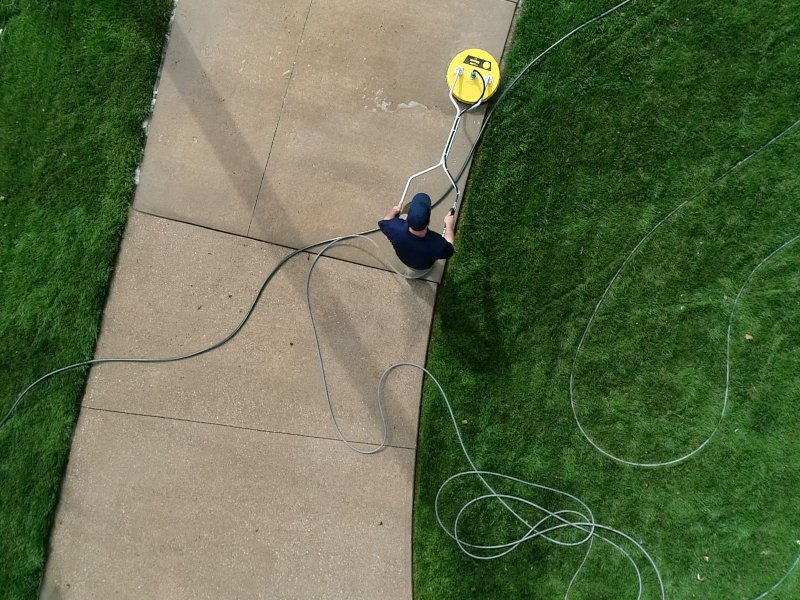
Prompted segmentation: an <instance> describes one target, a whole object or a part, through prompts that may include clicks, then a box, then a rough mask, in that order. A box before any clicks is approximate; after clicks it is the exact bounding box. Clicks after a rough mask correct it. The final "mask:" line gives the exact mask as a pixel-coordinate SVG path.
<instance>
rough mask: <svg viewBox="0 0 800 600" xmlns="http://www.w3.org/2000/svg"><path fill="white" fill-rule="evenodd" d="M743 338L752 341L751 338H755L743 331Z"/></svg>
mask: <svg viewBox="0 0 800 600" xmlns="http://www.w3.org/2000/svg"><path fill="white" fill-rule="evenodd" d="M744 339H746V340H748V341H752V340H754V339H755V338H754V337H753V336H752V335H750V334H749V333H745V334H744Z"/></svg>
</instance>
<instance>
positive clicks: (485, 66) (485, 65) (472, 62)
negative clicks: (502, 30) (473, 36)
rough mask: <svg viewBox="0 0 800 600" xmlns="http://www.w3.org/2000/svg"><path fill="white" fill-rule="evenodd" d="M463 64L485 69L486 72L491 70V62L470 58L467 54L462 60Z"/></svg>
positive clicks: (474, 57) (475, 57)
mask: <svg viewBox="0 0 800 600" xmlns="http://www.w3.org/2000/svg"><path fill="white" fill-rule="evenodd" d="M464 64H465V65H469V66H470V67H478V68H479V69H485V70H487V71H491V70H492V62H491V61H489V60H484V59H482V58H478V57H477V56H472V55H471V54H468V55H467V57H466V58H465V59H464Z"/></svg>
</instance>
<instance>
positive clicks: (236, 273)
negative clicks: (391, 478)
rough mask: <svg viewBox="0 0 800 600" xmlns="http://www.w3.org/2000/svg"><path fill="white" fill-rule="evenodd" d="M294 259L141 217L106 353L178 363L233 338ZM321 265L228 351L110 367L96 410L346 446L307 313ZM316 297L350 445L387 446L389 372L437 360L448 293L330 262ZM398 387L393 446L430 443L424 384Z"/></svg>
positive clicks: (134, 222) (279, 285)
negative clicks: (436, 332) (384, 413)
mask: <svg viewBox="0 0 800 600" xmlns="http://www.w3.org/2000/svg"><path fill="white" fill-rule="evenodd" d="M287 253H288V251H287V250H286V249H284V248H280V247H276V246H272V245H269V244H264V243H263V242H257V241H254V240H248V239H246V238H239V237H235V236H232V235H228V234H223V233H220V232H215V231H210V230H207V229H198V228H197V227H192V226H190V225H186V224H183V223H177V222H174V221H166V220H164V219H159V218H156V217H152V216H149V215H141V214H135V213H134V214H133V215H132V217H131V220H130V221H129V224H128V228H127V232H126V235H125V240H124V242H123V247H122V251H121V254H120V258H119V262H118V267H117V275H116V277H115V279H114V283H113V287H112V289H111V293H110V296H109V299H108V303H107V306H106V310H105V319H104V323H103V330H102V335H101V337H100V340H99V344H98V348H97V351H96V356H98V357H103V356H106V357H107V356H142V357H154V356H174V355H180V354H185V353H188V352H192V351H195V350H199V349H201V348H204V347H207V346H209V345H211V344H213V343H214V342H216V341H218V340H221V339H222V338H224V337H225V336H226V335H227V334H228V333H229V332H230V331H231V330H233V328H234V327H235V326H236V325H237V324H238V323H239V322H240V321H241V319H242V318H243V315H244V314H245V313H246V311H247V309H248V308H249V306H250V304H251V302H252V300H253V298H254V297H255V294H256V292H257V291H258V288H259V286H260V285H261V282H262V281H263V279H264V277H265V276H266V275H267V273H269V271H271V270H272V268H273V267H274V266H275V265H276V264H277V263H278V261H279V260H280V259H281V258H283V257H284V256H285V255H286V254H287ZM309 259H310V256H308V255H301V256H300V257H298V258H295V259H294V260H293V261H292V262H291V263H289V264H288V265H287V267H286V268H284V269H283V270H282V271H281V272H280V273H279V275H278V276H277V278H276V279H275V280H274V282H273V283H272V284H270V287H268V288H267V291H266V293H265V295H264V296H263V297H262V298H261V301H260V302H259V305H258V307H257V308H256V310H255V312H254V314H253V317H252V319H251V320H250V321H249V322H248V323H247V325H246V326H245V328H244V329H243V330H242V332H241V333H240V334H239V335H238V336H236V337H235V338H234V339H233V340H232V341H231V342H230V343H229V344H228V345H226V346H225V347H223V348H221V349H219V350H216V351H214V352H211V353H209V354H206V355H203V356H201V357H198V358H195V359H192V360H188V361H185V362H179V363H170V364H159V365H116V364H112V365H100V366H98V367H96V368H94V369H92V372H91V376H90V377H89V382H88V386H87V390H86V395H85V398H84V405H85V406H91V407H95V408H105V409H109V410H116V411H123V412H131V413H137V414H147V415H159V416H163V417H170V418H176V419H188V420H193V421H202V422H207V423H220V424H222V423H224V424H227V425H235V426H238V427H248V428H253V429H259V430H262V431H277V432H285V433H293V434H298V435H308V436H318V437H327V438H336V437H337V434H336V431H335V429H334V427H333V424H332V422H331V418H330V416H329V414H328V408H327V404H326V402H325V396H324V388H323V385H322V379H321V375H320V372H319V366H318V360H317V356H316V347H315V345H314V338H313V333H312V329H311V325H310V323H309V321H308V312H307V308H306V293H305V284H306V277H307V273H308V269H309V267H310V265H311V261H310V260H309ZM311 289H312V301H313V303H314V308H315V317H316V320H317V325H318V328H319V334H320V339H321V342H322V350H323V355H324V357H325V359H326V371H327V374H328V378H329V384H330V389H331V392H332V398H333V402H334V404H335V407H336V412H337V416H338V417H339V418H340V423H341V425H342V426H343V428H344V429H345V430H346V434H347V435H348V437H350V438H352V439H353V440H356V441H361V442H370V443H378V442H380V440H381V436H382V432H383V429H382V427H381V421H380V418H379V413H378V410H377V405H376V389H377V383H378V380H379V378H380V375H381V373H382V372H383V371H384V369H386V368H387V367H388V366H389V365H391V364H393V363H396V362H402V361H415V362H417V363H419V364H422V363H424V362H425V351H426V347H427V340H428V331H429V329H430V322H431V315H432V307H433V302H434V297H435V285H434V284H432V283H429V282H424V281H406V280H404V279H401V278H399V277H397V276H396V275H394V274H391V273H387V272H385V271H380V270H377V269H365V268H364V267H361V266H360V265H355V264H351V263H346V262H343V261H340V260H335V259H328V258H322V259H321V260H320V262H319V264H318V265H317V268H316V270H315V274H314V279H313V280H312V288H311ZM395 374H396V376H395V375H393V376H392V378H391V379H390V380H389V384H388V386H387V389H386V402H387V408H388V417H389V424H390V429H391V439H390V443H391V444H393V445H398V446H403V447H408V448H413V447H414V446H415V445H416V437H417V420H418V410H419V397H420V391H421V374H420V373H419V372H418V371H414V370H406V371H396V372H395Z"/></svg>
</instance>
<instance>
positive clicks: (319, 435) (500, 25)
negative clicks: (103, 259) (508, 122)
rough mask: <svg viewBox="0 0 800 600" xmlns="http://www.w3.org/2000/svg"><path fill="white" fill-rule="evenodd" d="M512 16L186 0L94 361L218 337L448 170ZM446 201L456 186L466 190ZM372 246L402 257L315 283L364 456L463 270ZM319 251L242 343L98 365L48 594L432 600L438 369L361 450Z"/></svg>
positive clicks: (370, 262)
mask: <svg viewBox="0 0 800 600" xmlns="http://www.w3.org/2000/svg"><path fill="white" fill-rule="evenodd" d="M515 8H516V4H515V3H514V2H510V1H509V0H444V1H440V2H425V3H423V2H417V3H414V4H413V6H412V5H409V3H407V2H399V1H397V2H388V3H374V2H370V1H367V0H345V1H338V2H337V1H335V0H283V1H278V0H225V1H223V2H220V3H212V4H208V3H200V2H197V1H188V0H181V2H180V3H179V5H178V10H177V13H176V19H175V22H174V24H173V28H172V34H171V37H170V41H169V45H168V49H167V54H166V58H165V65H164V71H163V73H162V77H161V82H160V86H159V92H158V102H157V104H156V110H155V113H154V115H153V119H152V123H151V126H150V132H149V138H148V142H147V146H146V151H145V160H144V163H143V165H142V169H141V182H140V186H139V189H138V191H137V195H136V199H135V202H134V210H133V211H132V214H131V218H130V221H129V223H128V227H127V230H126V235H125V238H124V241H123V246H122V250H121V254H120V257H119V261H118V265H117V270H116V274H115V277H114V282H113V286H112V290H111V294H110V296H109V299H108V304H107V307H106V311H105V315H104V321H103V327H102V333H101V337H100V341H99V345H98V350H97V356H102V357H107V356H148V357H152V356H171V355H176V354H183V353H186V352H190V351H193V350H197V349H200V348H203V347H206V346H208V345H210V344H211V343H213V342H215V341H217V340H219V339H221V338H223V337H224V336H225V335H226V334H227V333H228V332H229V331H230V330H231V329H232V328H233V327H234V326H235V325H236V324H237V323H238V322H239V321H240V320H241V318H242V315H243V313H244V311H246V310H247V308H248V307H249V305H250V302H251V301H252V299H253V298H254V296H255V293H256V291H257V289H258V286H259V285H260V283H261V281H262V279H263V277H264V276H265V274H266V273H268V272H269V271H270V270H271V269H272V268H273V267H274V266H275V265H276V264H277V263H278V261H279V260H280V259H281V258H282V257H283V256H285V255H286V253H287V252H288V250H287V247H289V248H299V247H302V246H305V245H307V244H309V243H311V242H314V241H319V240H322V239H326V238H330V237H333V236H336V235H342V234H346V233H351V232H355V231H360V230H364V229H369V228H372V227H374V226H375V224H376V222H377V220H378V219H379V218H381V217H382V216H383V214H385V212H386V211H387V209H388V208H389V207H390V206H391V205H392V204H394V203H396V202H397V200H399V196H400V193H401V192H402V189H403V186H404V184H405V180H406V178H407V177H408V175H410V174H411V173H412V172H415V171H418V170H420V169H422V168H424V167H426V166H429V165H430V164H433V163H435V162H436V161H437V160H438V158H439V154H440V153H441V148H442V145H443V144H444V141H445V138H446V136H447V133H448V131H449V129H450V125H451V123H452V118H453V113H452V106H451V105H450V103H449V101H448V98H447V87H446V83H445V81H444V77H445V70H446V68H447V65H448V63H449V61H450V59H451V58H452V57H453V56H454V55H455V54H456V53H457V52H458V51H460V50H462V49H464V48H468V47H483V48H486V49H487V50H489V51H491V52H493V53H494V54H495V55H496V56H499V55H500V53H501V52H502V49H503V46H504V44H505V40H506V37H507V35H508V30H509V26H510V23H511V19H512V16H513V13H514V10H515ZM479 120H480V116H479V115H478V116H476V117H474V118H473V119H472V120H470V121H469V122H468V123H467V124H466V126H467V129H466V133H467V139H466V140H465V138H464V137H461V138H460V142H459V143H460V145H459V147H458V148H457V149H456V151H455V153H454V155H455V159H454V163H455V164H459V160H458V159H459V157H461V158H463V157H464V156H465V152H466V148H467V147H468V140H469V136H470V135H472V136H474V134H475V132H476V131H477V126H478V125H479ZM423 186H424V189H426V191H429V193H431V195H432V196H433V195H435V194H437V193H439V192H441V191H443V190H444V189H445V187H446V183H445V180H444V177H443V176H442V175H441V174H437V176H436V177H434V178H431V179H429V180H427V181H426V182H425V183H423ZM446 209H447V207H445V206H442V207H441V208H440V209H439V211H438V212H437V213H436V214H435V216H434V219H433V221H432V226H434V227H437V228H438V227H439V223H440V222H441V219H442V217H443V215H444V213H445V211H446ZM375 239H376V240H377V241H378V242H379V244H380V246H381V247H382V249H383V253H382V254H381V255H380V256H379V255H376V253H375V250H374V248H373V247H372V246H371V245H363V244H361V243H356V244H352V245H351V246H350V247H348V248H341V249H338V250H337V251H336V252H334V253H332V254H333V257H332V258H323V259H322V260H321V261H320V264H319V266H318V268H317V273H316V274H315V278H314V280H313V283H312V300H313V302H314V308H315V315H316V316H317V320H318V326H319V329H320V337H321V342H322V350H323V353H324V355H325V358H326V367H327V370H328V375H329V383H330V387H331V392H332V398H333V402H334V404H335V406H336V411H337V415H338V417H339V419H340V422H341V423H342V425H343V427H344V429H345V431H346V434H347V436H348V437H349V438H350V439H352V440H355V441H357V442H360V443H364V444H375V443H377V442H379V441H380V437H381V433H382V432H381V427H380V419H379V417H378V413H377V408H376V404H375V394H376V389H377V383H378V379H379V377H380V374H381V373H382V372H383V370H384V369H385V368H386V367H388V366H389V365H390V364H392V363H395V362H404V361H411V362H417V363H420V364H422V363H424V360H425V352H426V348H427V342H428V334H429V329H430V323H431V318H432V310H433V304H434V299H435V294H436V285H437V284H436V281H438V280H439V278H440V276H441V268H440V269H439V270H438V271H436V272H434V273H433V274H432V275H431V277H430V280H429V281H411V282H409V281H405V280H402V279H400V278H398V277H396V276H395V275H394V274H393V273H391V272H390V271H388V270H386V268H385V266H384V263H385V262H389V263H391V262H393V261H394V257H393V254H392V252H391V248H390V247H389V245H388V243H387V242H386V241H385V240H384V239H383V238H382V237H376V238H375ZM311 258H312V256H311V255H308V254H303V255H300V256H299V257H297V258H295V259H293V260H292V261H291V262H290V263H289V264H288V265H287V266H286V267H285V268H284V269H283V270H282V271H281V273H280V274H279V275H278V276H277V277H276V279H275V281H274V282H273V284H272V285H271V286H270V287H269V288H268V289H267V292H266V294H265V295H264V297H262V299H261V301H260V303H259V305H258V307H257V308H256V311H255V313H254V315H253V317H252V319H251V321H250V322H249V323H248V325H247V326H246V327H245V329H244V330H243V331H242V332H241V334H240V335H238V336H237V337H236V338H234V339H233V340H232V341H231V342H230V343H229V344H227V345H226V346H225V347H223V348H221V349H219V350H217V351H215V352H212V353H209V354H207V355H203V356H201V357H199V358H197V359H193V360H190V361H186V362H181V363H175V364H168V365H152V366H144V365H136V366H133V365H104V366H100V367H98V368H95V369H93V370H92V371H91V374H90V377H89V382H88V386H87V390H86V394H85V397H84V400H83V410H82V411H81V416H80V420H79V422H78V426H77V429H76V433H75V438H74V441H73V447H72V453H71V456H70V464H69V467H68V469H67V474H66V478H65V481H64V486H63V490H62V497H61V502H60V505H59V510H58V514H57V517H56V524H55V527H54V530H53V534H52V539H51V553H50V558H49V561H48V566H47V571H46V575H45V582H44V586H43V590H42V598H80V599H86V598H115V599H117V598H119V599H123V598H137V599H140V598H156V599H184V598H186V599H189V598H192V599H197V598H209V599H212V598H213V599H223V598H297V599H301V598H347V599H353V598H365V599H367V598H369V599H373V598H381V599H393V598H398V599H404V600H407V599H409V598H411V597H412V581H411V528H412V520H411V512H412V503H413V484H414V459H415V446H416V437H417V419H418V413H419V400H420V394H421V382H422V379H421V376H420V374H419V373H418V372H415V371H399V372H396V375H393V377H392V379H391V380H390V381H389V384H388V386H387V394H386V400H387V413H388V417H389V426H390V440H389V447H388V448H386V450H384V451H383V452H381V453H379V454H377V455H374V456H366V457H365V456H361V455H358V454H356V453H354V452H352V451H351V450H350V449H348V448H347V446H345V445H344V444H343V443H341V442H340V441H338V438H337V435H336V432H335V429H334V427H333V424H332V423H331V420H330V417H329V415H328V409H327V405H326V402H325V397H324V393H323V388H322V381H321V376H320V374H319V369H318V366H317V360H316V350H315V347H314V341H313V334H312V331H311V326H310V324H309V322H308V317H307V312H306V307H305V282H306V276H307V272H308V267H309V265H310V259H311Z"/></svg>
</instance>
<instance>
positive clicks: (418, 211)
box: [406, 192, 431, 231]
mask: <svg viewBox="0 0 800 600" xmlns="http://www.w3.org/2000/svg"><path fill="white" fill-rule="evenodd" d="M406 222H407V223H408V226H409V227H411V229H413V230H415V231H422V230H423V229H425V228H426V227H427V226H428V223H430V222H431V197H430V196H428V194H426V193H424V192H420V193H419V194H415V195H414V197H413V198H412V199H411V207H410V208H409V209H408V215H407V216H406Z"/></svg>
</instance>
